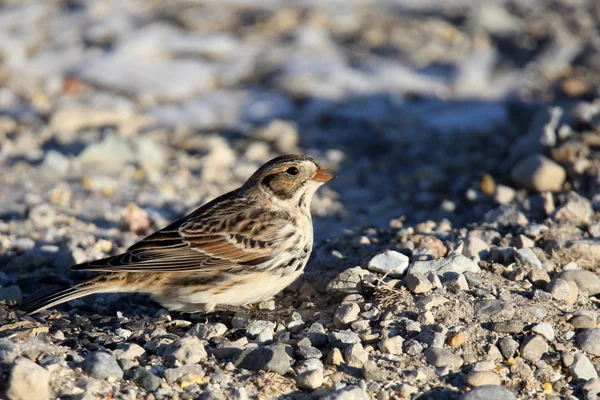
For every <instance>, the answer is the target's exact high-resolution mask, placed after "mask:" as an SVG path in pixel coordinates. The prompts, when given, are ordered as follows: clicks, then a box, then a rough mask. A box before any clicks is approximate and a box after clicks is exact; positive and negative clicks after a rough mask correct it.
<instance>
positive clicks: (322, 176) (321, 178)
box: [312, 168, 335, 183]
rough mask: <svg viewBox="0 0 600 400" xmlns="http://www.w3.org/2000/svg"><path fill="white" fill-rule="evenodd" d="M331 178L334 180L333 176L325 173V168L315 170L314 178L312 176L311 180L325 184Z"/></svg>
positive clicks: (327, 172)
mask: <svg viewBox="0 0 600 400" xmlns="http://www.w3.org/2000/svg"><path fill="white" fill-rule="evenodd" d="M333 178H335V175H334V174H332V173H331V172H329V171H327V170H326V169H325V168H319V169H318V170H317V173H316V174H315V176H313V178H312V179H313V181H317V182H323V183H325V182H329V181H330V180H332V179H333Z"/></svg>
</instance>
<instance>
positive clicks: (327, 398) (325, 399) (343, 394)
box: [319, 386, 369, 400]
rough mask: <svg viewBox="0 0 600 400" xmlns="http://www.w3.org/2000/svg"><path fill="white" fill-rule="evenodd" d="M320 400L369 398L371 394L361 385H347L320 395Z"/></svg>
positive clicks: (366, 399) (362, 399) (358, 399)
mask: <svg viewBox="0 0 600 400" xmlns="http://www.w3.org/2000/svg"><path fill="white" fill-rule="evenodd" d="M319 400H369V395H368V394H367V392H366V391H365V390H364V389H363V388H361V387H359V386H346V387H344V388H342V389H338V390H335V391H333V392H331V393H327V394H323V395H321V396H319Z"/></svg>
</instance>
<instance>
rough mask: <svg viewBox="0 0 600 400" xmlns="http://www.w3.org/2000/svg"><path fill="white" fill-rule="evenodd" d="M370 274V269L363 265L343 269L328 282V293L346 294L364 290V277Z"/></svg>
mask: <svg viewBox="0 0 600 400" xmlns="http://www.w3.org/2000/svg"><path fill="white" fill-rule="evenodd" d="M368 274H369V271H366V270H364V269H362V268H361V267H354V268H349V269H347V270H345V271H342V272H341V273H340V274H339V275H338V276H336V277H335V278H333V279H332V280H331V282H329V283H328V284H327V288H326V290H327V293H329V294H332V295H345V294H355V293H358V294H360V293H362V292H363V285H362V282H363V278H364V277H365V276H367V275H368Z"/></svg>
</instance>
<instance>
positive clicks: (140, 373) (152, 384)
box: [131, 367, 161, 392]
mask: <svg viewBox="0 0 600 400" xmlns="http://www.w3.org/2000/svg"><path fill="white" fill-rule="evenodd" d="M131 379H132V380H133V381H134V382H135V383H137V384H138V385H140V386H141V387H143V388H144V389H146V390H148V391H150V392H154V391H155V390H156V389H158V388H159V386H160V382H161V379H160V378H159V377H158V376H156V375H154V374H153V373H152V372H150V370H147V369H146V368H144V367H134V368H133V369H132V377H131Z"/></svg>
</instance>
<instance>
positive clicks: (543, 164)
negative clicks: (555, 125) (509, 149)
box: [510, 154, 567, 193]
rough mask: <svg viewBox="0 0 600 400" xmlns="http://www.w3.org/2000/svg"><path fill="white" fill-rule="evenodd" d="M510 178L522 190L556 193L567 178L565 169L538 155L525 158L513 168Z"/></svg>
mask: <svg viewBox="0 0 600 400" xmlns="http://www.w3.org/2000/svg"><path fill="white" fill-rule="evenodd" d="M510 177H511V178H512V180H513V181H515V182H516V183H517V184H518V185H519V186H521V187H522V188H525V189H528V190H532V191H535V192H539V193H543V192H558V191H560V190H561V189H562V186H563V184H564V182H565V179H566V177H567V173H566V171H565V169H564V168H563V167H562V166H561V165H560V164H557V163H556V162H554V161H552V160H550V159H549V158H547V157H544V156H542V155H540V154H532V155H529V156H526V157H525V158H523V159H522V160H521V161H519V162H518V163H517V164H515V165H514V166H513V168H512V169H511V171H510Z"/></svg>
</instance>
